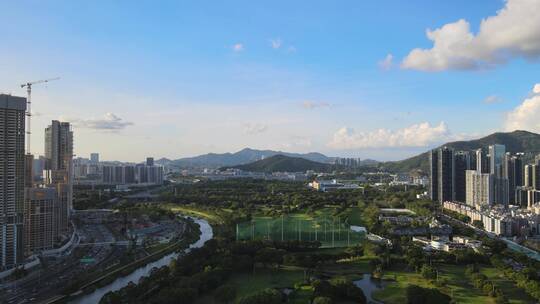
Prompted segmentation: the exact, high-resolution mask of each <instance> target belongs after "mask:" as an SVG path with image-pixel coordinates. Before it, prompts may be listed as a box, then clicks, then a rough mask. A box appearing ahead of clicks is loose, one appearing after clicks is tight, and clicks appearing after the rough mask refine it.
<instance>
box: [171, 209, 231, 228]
mask: <svg viewBox="0 0 540 304" xmlns="http://www.w3.org/2000/svg"><path fill="white" fill-rule="evenodd" d="M168 206H169V209H170V210H171V211H172V212H177V213H182V214H187V215H193V216H198V217H203V218H206V219H208V220H210V221H212V222H216V223H220V224H222V223H223V220H222V219H221V218H220V217H219V215H217V214H214V213H211V212H206V211H202V210H199V209H195V208H190V207H184V206H182V207H181V206H177V205H170V204H169V205H168Z"/></svg>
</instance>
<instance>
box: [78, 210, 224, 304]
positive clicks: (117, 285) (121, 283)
mask: <svg viewBox="0 0 540 304" xmlns="http://www.w3.org/2000/svg"><path fill="white" fill-rule="evenodd" d="M193 220H194V221H195V222H196V223H197V224H199V227H200V229H201V236H200V238H199V240H198V241H197V242H195V243H193V244H191V245H190V246H189V248H188V249H186V250H184V253H187V252H189V251H190V249H192V248H199V247H202V246H203V245H204V243H206V241H208V240H210V239H212V237H213V236H214V233H213V231H212V227H211V226H210V224H208V222H207V221H205V220H203V219H197V218H193ZM178 255H180V253H178V252H175V253H171V254H168V255H166V256H164V257H162V258H161V259H159V260H157V261H154V262H151V263H148V264H146V265H145V266H142V267H140V268H137V269H136V270H134V271H133V272H132V273H130V274H128V275H127V276H125V277H119V278H117V279H116V280H114V281H113V282H112V283H110V284H108V285H106V286H103V287H100V288H98V289H96V290H94V291H93V292H92V293H89V294H86V295H82V296H81V297H79V298H76V299H75V300H73V301H71V302H70V304H95V303H99V301H100V300H101V298H102V297H103V296H104V295H105V294H106V293H108V292H109V291H116V290H119V289H121V288H123V287H125V286H127V285H128V284H129V282H134V283H138V282H139V280H140V278H142V277H144V276H148V275H149V274H150V271H151V270H152V269H153V268H154V267H157V268H159V267H162V266H165V265H169V263H170V262H171V261H172V260H173V259H175V258H176V257H178Z"/></svg>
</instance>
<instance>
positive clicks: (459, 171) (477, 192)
mask: <svg viewBox="0 0 540 304" xmlns="http://www.w3.org/2000/svg"><path fill="white" fill-rule="evenodd" d="M485 151H487V153H486V152H485ZM538 160H539V158H538V157H536V158H535V163H534V164H527V165H524V154H523V153H515V154H512V153H509V152H506V147H505V146H504V145H497V144H496V145H491V146H489V147H487V149H486V150H482V149H478V150H476V151H475V153H474V154H472V153H470V152H468V151H459V152H455V151H453V150H452V149H450V148H447V147H443V148H440V149H436V150H433V151H431V152H430V182H431V185H430V187H429V189H430V195H431V198H432V200H436V201H439V202H440V203H441V204H442V207H443V208H444V209H446V210H450V211H453V212H457V213H459V214H462V215H465V216H468V217H469V219H470V221H471V223H472V222H474V221H477V223H481V224H478V225H480V226H481V227H483V228H484V230H486V231H488V232H490V233H494V234H497V235H504V236H513V235H523V234H524V233H527V234H539V231H540V230H539V229H538V228H539V226H538V225H539V223H540V204H539V202H540V187H539V186H540V185H538V184H537V183H538V180H539V179H538V171H537V167H538V164H539V162H538ZM463 193H464V195H463Z"/></svg>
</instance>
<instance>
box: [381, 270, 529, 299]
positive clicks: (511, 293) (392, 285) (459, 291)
mask: <svg viewBox="0 0 540 304" xmlns="http://www.w3.org/2000/svg"><path fill="white" fill-rule="evenodd" d="M400 268H401V269H400ZM404 268H405V266H403V267H399V266H394V267H393V269H391V270H388V271H385V274H384V277H383V279H386V280H388V281H389V283H388V285H387V286H386V287H385V288H384V289H383V290H380V291H377V292H375V294H374V297H375V299H376V300H378V301H381V302H383V303H386V304H394V303H395V304H401V303H406V301H407V299H406V295H405V289H406V288H407V286H408V285H410V284H414V285H418V286H422V287H427V288H437V287H436V286H435V285H434V284H433V283H432V282H430V281H429V280H426V279H424V278H423V277H422V276H421V275H420V274H419V273H414V272H409V271H405V270H404ZM437 268H438V269H439V279H444V280H446V281H447V285H446V286H444V287H438V288H437V289H439V290H440V291H442V292H444V293H446V294H448V295H451V296H452V298H453V299H454V300H456V302H457V303H470V304H476V303H495V299H494V298H491V297H489V296H487V295H485V294H484V293H483V292H482V291H480V290H479V289H476V288H474V286H473V285H472V284H470V283H469V280H468V278H467V277H466V276H465V267H463V266H457V265H448V264H444V265H437ZM481 272H482V273H484V274H486V275H487V276H488V277H489V278H490V279H492V280H493V281H494V282H495V284H496V285H497V286H498V287H499V288H501V289H502V291H503V293H504V294H505V295H506V297H507V298H508V300H509V303H512V304H525V303H534V299H532V298H530V297H529V296H527V295H526V294H525V292H524V291H523V290H522V289H519V288H516V287H515V286H514V284H513V283H512V282H511V281H509V280H508V279H505V278H503V277H500V276H499V271H498V270H497V269H495V268H493V267H483V268H482V270H481Z"/></svg>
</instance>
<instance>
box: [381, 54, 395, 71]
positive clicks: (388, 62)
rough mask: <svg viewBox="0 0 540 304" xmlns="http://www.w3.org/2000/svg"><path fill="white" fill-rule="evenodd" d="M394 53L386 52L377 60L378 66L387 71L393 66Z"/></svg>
mask: <svg viewBox="0 0 540 304" xmlns="http://www.w3.org/2000/svg"><path fill="white" fill-rule="evenodd" d="M393 60H394V55H392V54H388V55H386V57H384V59H383V60H381V61H379V68H381V69H383V70H385V71H388V70H390V69H391V68H392V66H393Z"/></svg>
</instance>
